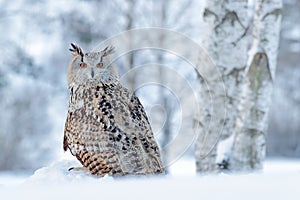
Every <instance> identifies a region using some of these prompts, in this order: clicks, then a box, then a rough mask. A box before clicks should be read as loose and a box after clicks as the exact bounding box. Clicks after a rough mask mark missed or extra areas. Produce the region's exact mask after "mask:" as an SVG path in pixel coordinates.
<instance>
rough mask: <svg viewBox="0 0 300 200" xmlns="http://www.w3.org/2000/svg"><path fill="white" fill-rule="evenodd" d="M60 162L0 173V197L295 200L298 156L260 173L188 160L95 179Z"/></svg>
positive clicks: (299, 169) (299, 178)
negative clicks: (206, 169) (28, 171)
mask: <svg viewBox="0 0 300 200" xmlns="http://www.w3.org/2000/svg"><path fill="white" fill-rule="evenodd" d="M77 165H78V164H77V163H76V162H74V161H70V160H69V161H68V160H61V161H58V162H56V163H53V164H52V165H50V166H49V167H45V168H42V169H39V170H37V171H36V172H35V173H34V175H32V176H30V177H29V176H26V175H20V174H19V175H12V174H7V173H6V174H0V198H1V199H43V200H47V199H51V200H53V199H66V198H68V199H69V198H71V199H72V200H74V199H89V198H97V199H105V200H108V199H129V198H130V199H162V198H165V199H183V198H185V199H201V200H203V199H210V200H211V199H212V200H213V199H231V200H233V199H239V200H240V199H243V200H247V199H249V200H250V199H251V200H253V199H272V200H274V199H287V200H290V199H299V197H300V186H299V183H300V160H283V159H281V160H278V159H277V160H268V161H267V162H266V164H265V169H264V171H263V172H259V173H255V174H243V175H228V174H219V175H208V176H199V175H198V176H197V175H196V174H195V173H194V171H195V168H194V163H193V161H192V160H180V161H178V162H177V163H175V164H174V165H173V166H172V168H171V175H168V176H164V177H155V178H154V177H144V178H132V177H131V178H126V179H124V178H122V179H113V178H111V177H104V178H102V179H96V178H94V177H92V176H90V175H88V174H86V173H84V172H67V171H66V169H68V168H69V167H70V166H77Z"/></svg>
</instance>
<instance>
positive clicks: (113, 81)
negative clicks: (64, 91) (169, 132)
mask: <svg viewBox="0 0 300 200" xmlns="http://www.w3.org/2000/svg"><path fill="white" fill-rule="evenodd" d="M71 46H72V49H70V51H72V52H73V58H72V60H71V63H70V65H69V68H68V86H69V90H70V102H69V110H68V115H67V120H66V123H65V130H64V141H63V148H64V150H65V151H66V150H67V149H69V150H70V152H71V154H72V155H73V156H76V158H77V159H78V160H79V161H80V163H81V164H82V165H83V168H84V169H86V170H87V171H89V172H90V173H91V174H94V175H98V176H104V175H106V174H108V175H126V174H156V173H162V172H163V167H162V161H161V158H160V152H159V148H158V145H157V143H156V141H155V139H154V136H153V132H152V130H151V127H150V124H149V121H148V118H147V115H146V113H145V111H144V108H143V106H142V104H141V103H140V101H139V99H138V98H137V97H136V96H135V95H134V94H133V93H131V92H130V91H128V90H127V89H126V88H125V87H123V86H122V85H121V84H120V82H119V80H118V76H117V73H115V72H114V70H113V69H112V67H111V66H110V65H109V64H110V61H109V54H111V53H112V51H113V48H112V47H106V48H105V49H104V50H102V51H99V52H88V53H84V52H83V51H82V49H81V48H80V47H78V46H76V45H75V44H71Z"/></svg>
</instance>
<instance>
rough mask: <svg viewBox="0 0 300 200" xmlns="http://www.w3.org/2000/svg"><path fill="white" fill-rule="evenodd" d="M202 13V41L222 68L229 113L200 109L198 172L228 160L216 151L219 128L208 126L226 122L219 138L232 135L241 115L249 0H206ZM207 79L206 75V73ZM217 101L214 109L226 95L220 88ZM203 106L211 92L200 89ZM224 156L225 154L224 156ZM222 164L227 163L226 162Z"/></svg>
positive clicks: (197, 150)
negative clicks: (215, 115)
mask: <svg viewBox="0 0 300 200" xmlns="http://www.w3.org/2000/svg"><path fill="white" fill-rule="evenodd" d="M205 3H206V6H205V10H204V13H203V21H204V25H205V31H204V33H203V35H202V36H203V42H202V45H203V47H204V49H205V50H206V51H207V53H208V55H209V56H210V57H211V59H212V60H213V61H214V63H215V64H216V66H217V68H218V69H219V71H220V72H221V75H222V78H223V80H224V84H225V89H226V94H227V96H226V104H225V105H226V110H227V115H226V116H225V117H224V118H222V119H221V120H220V121H214V119H212V118H211V116H212V111H211V109H206V111H205V113H200V115H202V117H201V116H200V117H199V119H198V120H199V121H198V122H197V123H199V126H200V133H199V137H198V140H197V142H196V151H195V154H196V166H197V171H198V172H209V171H214V170H215V169H216V166H217V162H218V161H221V162H227V158H225V157H226V155H225V154H224V153H223V152H219V155H217V154H218V152H217V149H222V148H213V147H215V141H216V140H217V139H218V137H219V136H218V134H219V133H218V132H214V131H209V132H208V133H206V130H205V126H206V124H207V123H210V126H212V127H214V126H216V127H217V126H220V125H221V126H223V132H222V134H221V135H220V138H219V139H220V140H221V141H222V140H224V139H228V140H230V139H231V137H230V136H231V135H233V134H234V128H235V126H236V125H235V123H236V118H237V116H238V109H237V107H238V104H239V100H240V96H239V94H240V89H241V79H242V73H243V71H244V70H245V68H246V64H247V45H248V42H247V34H246V33H247V31H248V27H249V25H248V24H249V20H248V15H247V11H248V10H247V0H240V1H235V0H228V1H223V0H207V1H205ZM211 67H214V66H211ZM203 78H204V79H205V77H203ZM201 84H202V87H201V89H200V90H203V88H205V85H204V84H205V81H204V82H202V83H201ZM210 91H211V92H213V93H214V96H215V99H214V100H215V101H216V102H218V103H217V104H216V106H215V107H214V108H212V109H218V107H219V106H222V105H223V104H224V102H222V101H224V97H221V96H220V91H214V88H211V90H210ZM200 93H201V94H200V95H201V96H200V99H201V100H200V101H201V102H200V107H203V106H204V107H209V106H210V105H209V103H210V100H209V99H208V97H209V96H210V94H208V93H207V92H204V93H203V92H202V91H201V92H200ZM211 130H214V129H211ZM224 156H225V157H224ZM222 166H223V167H224V166H225V167H226V163H223V164H222Z"/></svg>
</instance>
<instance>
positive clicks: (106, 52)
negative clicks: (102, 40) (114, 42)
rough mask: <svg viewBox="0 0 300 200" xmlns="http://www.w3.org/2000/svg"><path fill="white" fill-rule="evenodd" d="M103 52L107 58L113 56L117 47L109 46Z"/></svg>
mask: <svg viewBox="0 0 300 200" xmlns="http://www.w3.org/2000/svg"><path fill="white" fill-rule="evenodd" d="M101 52H102V55H103V56H107V55H109V54H112V53H114V52H115V47H114V46H107V47H105V49H103V50H102V51H101Z"/></svg>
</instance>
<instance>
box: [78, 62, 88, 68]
mask: <svg viewBox="0 0 300 200" xmlns="http://www.w3.org/2000/svg"><path fill="white" fill-rule="evenodd" d="M79 66H80V67H81V68H86V67H87V64H86V63H84V62H82V63H80V64H79Z"/></svg>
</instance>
